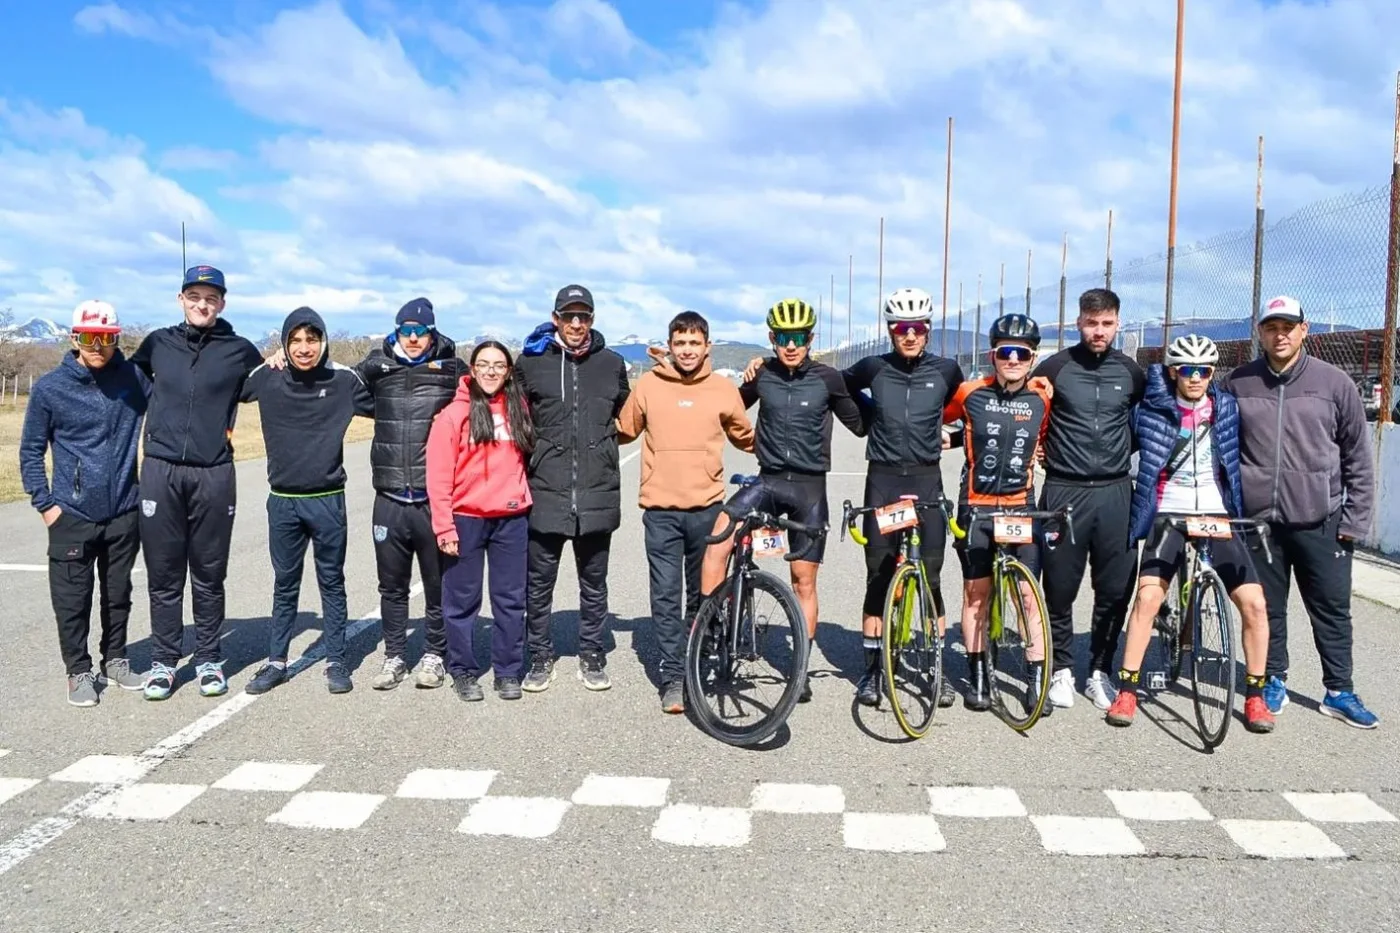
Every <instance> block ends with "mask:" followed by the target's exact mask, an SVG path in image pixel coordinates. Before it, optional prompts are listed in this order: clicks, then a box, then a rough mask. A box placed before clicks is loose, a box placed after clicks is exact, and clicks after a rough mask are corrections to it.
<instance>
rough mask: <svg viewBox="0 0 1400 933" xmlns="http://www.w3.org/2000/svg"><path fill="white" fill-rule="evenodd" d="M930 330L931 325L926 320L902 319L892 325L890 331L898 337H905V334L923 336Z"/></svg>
mask: <svg viewBox="0 0 1400 933" xmlns="http://www.w3.org/2000/svg"><path fill="white" fill-rule="evenodd" d="M928 332H929V326H928V324H927V323H926V322H924V321H900V322H898V323H896V324H891V325H890V333H892V334H894V335H895V336H896V337H903V336H904V335H905V334H914V335H915V336H918V337H922V336H924V335H925V334H927V333H928Z"/></svg>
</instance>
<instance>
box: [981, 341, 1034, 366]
mask: <svg viewBox="0 0 1400 933" xmlns="http://www.w3.org/2000/svg"><path fill="white" fill-rule="evenodd" d="M992 352H993V353H995V354H996V358H997V359H999V360H1001V361H1002V362H1003V363H1028V362H1030V359H1031V357H1033V356H1035V351H1034V350H1032V349H1031V348H1030V347H1018V346H1016V345H1015V344H1007V343H1004V344H1002V345H1001V346H999V347H996V348H994V349H993V350H992Z"/></svg>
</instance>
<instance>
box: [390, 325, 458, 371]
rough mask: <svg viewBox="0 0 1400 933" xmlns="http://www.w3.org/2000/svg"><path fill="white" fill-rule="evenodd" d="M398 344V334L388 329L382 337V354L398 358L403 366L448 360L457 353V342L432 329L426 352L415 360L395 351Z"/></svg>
mask: <svg viewBox="0 0 1400 933" xmlns="http://www.w3.org/2000/svg"><path fill="white" fill-rule="evenodd" d="M398 345H399V335H398V334H396V333H394V332H393V331H390V332H389V333H388V334H387V335H385V337H384V344H383V350H384V355H385V356H387V357H389V358H390V359H394V360H398V361H399V362H400V363H403V364H404V365H405V366H417V365H418V364H419V363H426V362H429V361H430V360H450V359H452V357H454V356H456V355H457V344H456V342H455V341H453V339H452V338H451V337H448V336H446V335H445V334H442V333H440V332H438V331H433V342H432V343H430V344H428V349H427V352H425V353H424V354H423V355H422V356H420V357H418V359H416V360H407V359H404V358H403V357H402V356H400V355H399V354H398V352H397V347H398Z"/></svg>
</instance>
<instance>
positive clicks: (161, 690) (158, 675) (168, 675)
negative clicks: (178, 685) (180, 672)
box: [142, 661, 175, 700]
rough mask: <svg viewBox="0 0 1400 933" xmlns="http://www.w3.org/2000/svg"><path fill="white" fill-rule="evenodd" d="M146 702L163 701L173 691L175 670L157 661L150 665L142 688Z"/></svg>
mask: <svg viewBox="0 0 1400 933" xmlns="http://www.w3.org/2000/svg"><path fill="white" fill-rule="evenodd" d="M142 689H143V690H144V691H145V695H146V699H148V700H164V699H165V698H166V697H168V696H170V694H171V693H173V692H174V690H175V668H173V667H170V666H168V665H165V664H162V663H160V662H159V661H156V662H153V663H152V664H151V669H150V670H149V671H147V672H146V682H145V684H144V686H143V688H142Z"/></svg>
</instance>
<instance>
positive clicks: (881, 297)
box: [875, 217, 885, 333]
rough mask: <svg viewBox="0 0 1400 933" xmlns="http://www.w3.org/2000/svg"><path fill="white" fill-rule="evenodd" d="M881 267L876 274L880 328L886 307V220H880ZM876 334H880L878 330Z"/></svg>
mask: <svg viewBox="0 0 1400 933" xmlns="http://www.w3.org/2000/svg"><path fill="white" fill-rule="evenodd" d="M879 262H880V266H879V271H878V272H876V274H875V326H876V328H878V327H879V326H880V314H881V312H882V311H883V310H884V307H885V218H883V217H881V218H880V260H879ZM876 333H879V331H878V330H877V331H876Z"/></svg>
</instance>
